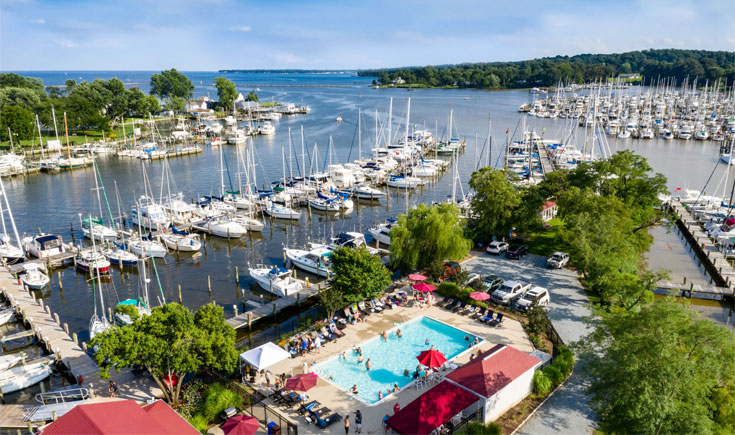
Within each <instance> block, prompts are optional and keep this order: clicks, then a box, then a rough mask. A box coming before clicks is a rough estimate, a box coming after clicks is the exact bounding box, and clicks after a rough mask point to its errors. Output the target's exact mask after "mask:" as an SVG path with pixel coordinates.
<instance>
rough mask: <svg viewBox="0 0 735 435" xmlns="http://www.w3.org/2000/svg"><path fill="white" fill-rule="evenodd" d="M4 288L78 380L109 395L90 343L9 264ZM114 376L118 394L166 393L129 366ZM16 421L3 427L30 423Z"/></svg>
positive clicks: (1, 275) (1, 277)
mask: <svg viewBox="0 0 735 435" xmlns="http://www.w3.org/2000/svg"><path fill="white" fill-rule="evenodd" d="M0 290H1V291H2V293H3V296H4V297H5V299H7V300H8V301H9V302H10V304H11V306H13V307H15V309H16V311H17V312H18V316H19V317H21V318H22V319H23V321H24V322H25V323H26V324H27V325H28V326H29V327H30V329H31V330H32V331H35V334H36V335H37V336H38V338H39V340H40V342H41V343H42V344H43V345H44V346H45V347H46V349H47V350H48V351H49V352H50V353H53V354H54V356H55V359H56V360H57V361H58V362H60V363H62V364H63V365H64V366H66V368H67V369H68V370H69V372H70V373H71V374H72V375H73V376H74V378H75V379H77V380H78V379H79V376H80V375H81V376H82V378H83V380H84V384H85V385H86V386H87V387H88V388H89V390H90V391H92V392H94V393H96V394H97V395H102V394H104V395H107V388H106V385H107V382H108V381H107V380H103V379H102V378H101V377H100V373H99V367H98V366H97V364H95V362H94V360H93V359H92V357H91V356H89V354H88V353H87V352H86V351H85V350H84V349H83V347H86V344H84V343H80V342H79V341H78V339H77V335H76V333H73V334H70V333H69V327H68V325H67V324H66V323H62V322H61V320H60V319H59V315H58V314H56V313H53V314H52V313H51V309H50V307H49V306H48V305H44V303H43V301H42V300H40V299H35V298H34V297H33V295H32V293H30V292H28V291H26V290H25V289H24V288H23V287H22V286H21V285H20V284H18V281H17V280H16V279H15V278H13V276H12V275H11V274H10V272H9V271H8V270H7V269H6V268H0ZM111 379H112V380H114V381H115V382H117V384H118V386H119V388H120V389H119V391H118V397H122V398H128V399H133V400H136V401H138V402H145V401H146V400H148V399H151V398H154V397H159V396H161V395H162V394H161V391H160V390H158V388H157V387H155V384H154V382H153V380H152V379H151V378H149V377H135V376H133V375H132V372H130V371H129V370H123V371H121V372H120V373H115V372H114V371H113V373H112V377H111ZM103 392H104V393H103ZM2 420H3V425H6V424H9V423H8V422H7V418H6V416H5V415H3V417H2ZM16 423H17V424H16V425H15V426H13V425H10V426H2V427H25V426H26V425H27V423H22V424H21V422H16Z"/></svg>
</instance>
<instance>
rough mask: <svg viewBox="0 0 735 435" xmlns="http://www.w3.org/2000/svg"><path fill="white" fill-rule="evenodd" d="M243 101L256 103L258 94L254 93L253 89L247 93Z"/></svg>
mask: <svg viewBox="0 0 735 435" xmlns="http://www.w3.org/2000/svg"><path fill="white" fill-rule="evenodd" d="M245 101H255V102H256V103H257V102H258V101H259V100H258V94H256V93H255V91H250V92H248V95H247V96H246V97H245Z"/></svg>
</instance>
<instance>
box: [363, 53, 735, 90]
mask: <svg viewBox="0 0 735 435" xmlns="http://www.w3.org/2000/svg"><path fill="white" fill-rule="evenodd" d="M621 74H640V75H641V76H643V77H644V79H645V82H646V84H651V83H653V82H654V81H655V80H658V79H659V78H661V79H663V78H673V79H675V80H676V83H679V84H680V83H682V82H683V81H684V80H686V79H688V80H689V82H690V83H691V82H693V81H694V79H698V83H702V84H704V83H705V82H706V81H709V83H710V84H712V83H714V82H715V81H716V80H721V81H724V82H725V83H726V84H729V85H732V83H733V81H735V53H733V52H727V51H706V50H677V49H662V50H643V51H631V52H626V53H616V54H580V55H576V56H571V57H570V56H555V57H546V58H541V59H533V60H523V61H517V62H489V63H464V64H458V65H439V66H415V67H402V68H383V69H366V70H360V71H358V75H359V76H363V77H376V80H375V83H376V84H377V83H379V84H382V85H389V84H391V83H393V82H394V81H395V80H397V79H398V78H401V79H403V80H405V84H406V85H407V86H411V85H418V86H427V87H459V88H479V89H504V88H525V87H533V86H555V85H557V84H559V82H563V83H578V84H581V83H589V82H593V81H596V80H606V79H609V78H614V77H618V76H619V75H621Z"/></svg>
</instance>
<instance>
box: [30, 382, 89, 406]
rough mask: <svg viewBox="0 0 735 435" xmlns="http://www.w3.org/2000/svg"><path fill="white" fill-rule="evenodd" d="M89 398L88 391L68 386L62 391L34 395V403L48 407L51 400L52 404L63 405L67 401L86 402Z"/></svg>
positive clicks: (83, 388)
mask: <svg viewBox="0 0 735 435" xmlns="http://www.w3.org/2000/svg"><path fill="white" fill-rule="evenodd" d="M90 397H91V394H89V390H88V389H87V388H85V387H75V386H73V385H72V386H69V387H68V388H66V389H63V390H57V391H47V392H45V393H38V394H36V402H38V403H42V404H44V405H48V404H49V402H51V401H52V400H53V401H54V403H59V402H61V403H65V402H66V401H67V400H69V401H76V400H87V399H89V398H90Z"/></svg>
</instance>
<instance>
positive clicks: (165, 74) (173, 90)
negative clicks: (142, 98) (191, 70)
mask: <svg viewBox="0 0 735 435" xmlns="http://www.w3.org/2000/svg"><path fill="white" fill-rule="evenodd" d="M193 92H194V85H193V84H192V83H191V80H189V78H188V77H187V76H185V75H184V74H181V73H180V72H178V71H176V68H171V69H170V70H166V71H161V73H160V74H153V75H152V76H151V95H157V96H158V97H159V98H161V99H168V98H174V97H178V98H184V99H185V98H189V97H191V95H192V93H193Z"/></svg>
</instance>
